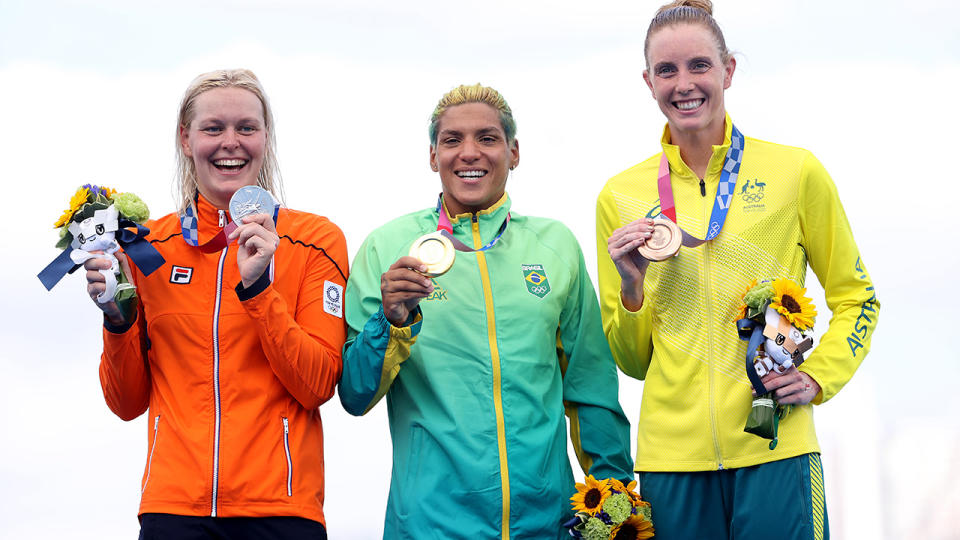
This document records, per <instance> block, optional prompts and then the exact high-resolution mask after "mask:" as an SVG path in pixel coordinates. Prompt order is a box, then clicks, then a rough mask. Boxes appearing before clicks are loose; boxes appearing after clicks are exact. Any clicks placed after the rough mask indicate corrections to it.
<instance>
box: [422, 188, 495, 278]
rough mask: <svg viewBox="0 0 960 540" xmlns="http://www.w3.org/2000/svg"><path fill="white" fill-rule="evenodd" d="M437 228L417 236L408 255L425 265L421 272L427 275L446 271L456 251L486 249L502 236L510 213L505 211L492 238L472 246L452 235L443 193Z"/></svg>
mask: <svg viewBox="0 0 960 540" xmlns="http://www.w3.org/2000/svg"><path fill="white" fill-rule="evenodd" d="M437 216H438V217H437V230H436V231H435V232H432V233H429V234H425V235H423V236H421V237H420V238H417V239H416V240H415V241H414V242H413V245H412V246H410V256H411V257H415V258H417V259H420V260H421V261H422V262H423V263H424V264H425V265H427V270H426V272H422V273H423V274H424V275H426V276H428V277H437V276H440V275H443V274H444V273H446V272H447V271H448V270H450V268H451V267H452V266H453V261H454V259H455V258H456V252H457V251H464V252H468V253H469V252H476V251H486V250H488V249H490V248H492V247H493V246H494V245H495V244H496V243H497V242H498V241H499V240H500V237H501V236H503V232H504V231H506V230H507V224H508V223H510V214H509V213H507V219H506V220H504V222H503V224H502V225H500V230H499V231H497V235H496V236H495V237H494V238H493V240H491V241H489V242H487V243H486V245H484V246H482V247H480V248H476V249H474V248H472V247H470V246H468V245H466V244H464V243H463V242H461V241H460V240H457V239H456V238H454V236H453V224H451V223H450V218H449V217H447V211H446V210H445V209H444V208H443V194H442V193H441V194H440V197H439V198H438V199H437Z"/></svg>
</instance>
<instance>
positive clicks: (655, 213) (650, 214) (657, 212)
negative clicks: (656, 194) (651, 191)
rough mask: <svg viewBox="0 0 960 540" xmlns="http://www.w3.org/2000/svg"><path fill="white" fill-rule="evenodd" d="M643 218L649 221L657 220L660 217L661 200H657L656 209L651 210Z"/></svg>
mask: <svg viewBox="0 0 960 540" xmlns="http://www.w3.org/2000/svg"><path fill="white" fill-rule="evenodd" d="M643 217H645V218H649V219H656V218H658V217H660V199H657V202H656V204H655V205H654V207H653V208H651V209H650V211H649V212H647V215H645V216H643Z"/></svg>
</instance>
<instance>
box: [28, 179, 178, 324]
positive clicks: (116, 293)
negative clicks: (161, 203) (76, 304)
mask: <svg viewBox="0 0 960 540" xmlns="http://www.w3.org/2000/svg"><path fill="white" fill-rule="evenodd" d="M148 217H150V211H149V210H148V209H147V205H146V204H144V202H143V201H142V200H141V199H140V197H137V196H136V195H134V194H133V193H118V192H117V191H116V190H114V189H111V188H107V187H103V186H95V185H90V184H85V185H83V186H81V187H80V189H78V190H77V192H76V193H74V194H73V197H72V198H71V199H70V207H69V208H67V209H66V210H65V211H64V212H63V215H61V216H60V219H58V220H57V222H56V223H54V227H56V228H59V229H60V240H59V241H58V242H57V246H56V247H58V248H61V249H63V252H61V253H60V255H59V256H58V257H57V258H56V259H54V261H53V262H52V263H50V264H49V265H47V267H46V268H44V269H43V271H42V272H40V274H38V276H37V277H39V278H40V281H41V282H43V285H44V286H45V287H46V288H47V290H50V289H52V288H53V286H54V285H56V284H57V283H58V282H59V281H60V279H61V278H62V277H63V276H64V275H65V274H68V273H72V272H73V271H75V270H76V269H77V268H79V267H80V265H82V264H83V263H84V262H85V261H87V260H88V259H92V258H94V257H103V258H106V259H108V260H109V261H110V262H111V263H112V266H111V267H110V268H107V269H104V270H100V273H101V274H103V277H104V283H105V284H106V289H105V290H104V291H103V293H101V294H100V295H99V296H97V301H98V302H100V303H102V304H105V303H107V302H110V301H114V302H116V304H117V307H119V308H120V310H121V312H122V313H123V314H124V317H125V318H126V319H127V320H129V319H130V315H131V314H132V312H133V310H134V309H135V308H136V288H135V287H134V286H133V284H132V283H130V280H129V279H128V278H127V276H126V274H125V273H124V271H123V269H122V268H120V264H119V261H118V260H117V257H116V256H115V255H114V254H115V253H116V252H117V251H119V250H120V249H121V248H123V250H124V252H125V253H126V254H127V255H128V256H130V257H131V258H132V259H134V262H136V263H137V265H138V266H139V267H140V269H141V270H142V271H143V273H144V275H149V274H150V273H152V272H153V271H154V270H156V269H157V268H159V267H160V266H162V265H163V263H164V260H163V257H162V256H161V255H160V253H159V252H157V250H156V248H154V247H153V246H152V245H150V243H149V242H147V241H146V240H145V239H144V237H145V236H146V235H147V234H148V233H149V232H150V231H149V230H148V229H147V228H146V227H143V226H142V225H140V223H143V222H144V221H146V220H147V218H148ZM130 228H134V229H136V232H134V231H132V230H130ZM94 252H98V253H94Z"/></svg>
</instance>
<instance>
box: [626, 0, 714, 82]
mask: <svg viewBox="0 0 960 540" xmlns="http://www.w3.org/2000/svg"><path fill="white" fill-rule="evenodd" d="M678 24H700V25H702V26H703V27H704V28H706V29H707V30H709V31H710V33H711V34H713V39H714V41H715V42H716V44H717V49H718V50H719V51H720V59H721V60H723V61H724V62H726V61H727V60H729V59H730V56H731V53H730V50H729V49H727V42H726V41H725V40H724V39H723V32H722V31H721V30H720V25H718V24H717V21H716V19H714V18H713V2H711V1H710V0H674V1H673V2H670V3H669V4H665V5H663V6H660V9H658V10H657V14H656V15H654V16H653V20H651V21H650V26H649V27H648V28H647V38H646V39H645V40H644V41H643V59H644V61H645V62H646V63H647V69H649V68H650V58H649V56H647V52H648V50H649V49H650V36H652V35H653V34H654V33H656V32H657V31H658V30H660V29H662V28H664V27H667V26H676V25H678Z"/></svg>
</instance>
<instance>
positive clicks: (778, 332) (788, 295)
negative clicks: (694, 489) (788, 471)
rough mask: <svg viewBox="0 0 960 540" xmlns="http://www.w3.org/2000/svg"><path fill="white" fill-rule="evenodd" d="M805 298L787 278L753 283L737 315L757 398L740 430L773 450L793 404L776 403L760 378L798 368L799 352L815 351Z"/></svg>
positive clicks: (811, 309) (812, 315) (813, 312)
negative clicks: (764, 441) (754, 436)
mask: <svg viewBox="0 0 960 540" xmlns="http://www.w3.org/2000/svg"><path fill="white" fill-rule="evenodd" d="M806 294H807V290H806V289H804V288H802V287H800V286H798V285H797V284H796V283H794V282H793V281H791V280H789V279H776V280H773V281H763V282H760V283H757V282H756V280H754V282H753V283H751V284H750V287H749V288H748V289H747V292H746V293H745V294H744V295H743V305H742V306H741V307H740V315H739V317H737V319H738V320H737V330H738V331H739V334H740V339H742V340H744V341H747V342H748V344H747V354H746V370H747V377H748V378H749V379H750V383H751V384H752V385H753V388H754V390H755V391H756V394H757V397H756V398H754V400H753V406H752V408H751V409H750V415H749V416H748V417H747V423H746V425H745V426H744V428H743V430H744V431H746V432H747V433H753V434H754V435H757V436H760V437H763V438H765V439H771V441H770V449H771V450H773V449H774V448H776V446H777V430H778V429H779V426H780V420H781V419H783V418H784V417H785V416H786V415H787V414H788V413H789V412H790V408H791V406H789V405H787V406H785V405H781V404H780V403H778V402H777V400H776V398H775V397H774V395H773V392H767V389H766V388H765V387H764V386H763V382H762V381H761V380H760V379H761V377H763V376H765V375H766V374H768V373H770V372H771V371H772V372H775V373H783V372H784V371H786V370H788V369H790V367H791V366H799V365H800V364H802V363H803V353H804V352H806V351H808V350H810V348H812V347H813V336H812V333H813V323H814V320H815V318H816V316H817V311H816V310H815V309H814V306H813V304H812V302H811V300H810V299H809V298H807V297H806V296H805V295H806Z"/></svg>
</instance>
